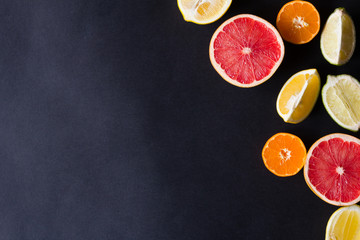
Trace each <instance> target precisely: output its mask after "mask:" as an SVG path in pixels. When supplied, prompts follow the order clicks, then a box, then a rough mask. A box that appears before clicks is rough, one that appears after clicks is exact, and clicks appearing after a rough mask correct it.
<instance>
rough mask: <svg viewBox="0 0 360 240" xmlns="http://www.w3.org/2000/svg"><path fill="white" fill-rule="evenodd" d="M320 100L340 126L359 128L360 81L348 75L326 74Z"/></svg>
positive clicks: (355, 129) (356, 129)
mask: <svg viewBox="0 0 360 240" xmlns="http://www.w3.org/2000/svg"><path fill="white" fill-rule="evenodd" d="M321 94H322V100H323V103H324V106H325V108H326V110H327V112H328V113H329V115H330V116H331V117H332V119H334V121H335V122H336V123H337V124H339V125H340V126H341V127H343V128H346V129H348V130H351V131H354V132H356V131H358V130H359V128H360V83H359V82H358V81H357V80H356V79H355V78H353V77H352V76H350V75H346V74H343V75H338V76H331V75H328V77H327V82H326V84H325V85H324V87H323V89H322V93H321Z"/></svg>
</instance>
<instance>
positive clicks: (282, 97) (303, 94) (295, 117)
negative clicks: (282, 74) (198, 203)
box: [276, 69, 320, 123]
mask: <svg viewBox="0 0 360 240" xmlns="http://www.w3.org/2000/svg"><path fill="white" fill-rule="evenodd" d="M319 93H320V76H319V73H318V71H317V70H316V69H308V70H303V71H300V72H298V73H296V74H294V75H293V76H291V78H289V80H287V82H286V83H285V84H284V86H283V87H282V89H281V91H280V93H279V95H278V98H277V101H276V109H277V112H278V114H279V115H280V117H282V118H283V119H284V121H285V122H288V123H299V122H301V121H303V120H304V119H305V118H306V117H307V116H308V115H309V114H310V112H311V110H312V109H313V107H314V105H315V103H316V100H317V98H318V96H319Z"/></svg>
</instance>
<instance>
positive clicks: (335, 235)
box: [325, 205, 360, 240]
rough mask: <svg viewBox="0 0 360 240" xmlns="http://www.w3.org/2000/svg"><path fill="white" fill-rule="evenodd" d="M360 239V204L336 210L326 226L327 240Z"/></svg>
mask: <svg viewBox="0 0 360 240" xmlns="http://www.w3.org/2000/svg"><path fill="white" fill-rule="evenodd" d="M335 239H337V240H340V239H346V240H360V206H358V205H352V206H349V207H342V208H339V209H338V210H336V211H335V212H334V213H333V214H332V215H331V217H330V219H329V221H328V224H327V226H326V235H325V240H335Z"/></svg>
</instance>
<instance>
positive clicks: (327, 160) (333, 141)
mask: <svg viewBox="0 0 360 240" xmlns="http://www.w3.org/2000/svg"><path fill="white" fill-rule="evenodd" d="M359 173H360V139H358V138H355V137H353V136H350V135H347V134H342V133H334V134H330V135H327V136H325V137H322V138H320V139H319V140H318V141H316V142H315V143H314V144H313V145H312V146H311V148H310V149H309V152H308V154H307V157H306V162H305V166H304V177H305V181H306V183H307V185H308V186H309V188H310V189H311V190H312V191H313V192H314V193H315V194H316V195H317V196H319V197H320V198H321V199H322V200H324V201H325V202H327V203H330V204H333V205H337V206H349V205H353V204H356V203H357V202H359V200H360V174H359Z"/></svg>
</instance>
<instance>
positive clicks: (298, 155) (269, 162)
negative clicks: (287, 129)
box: [262, 133, 306, 177]
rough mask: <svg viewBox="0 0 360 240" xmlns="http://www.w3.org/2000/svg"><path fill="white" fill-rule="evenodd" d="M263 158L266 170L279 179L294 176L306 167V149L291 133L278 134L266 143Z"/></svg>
mask: <svg viewBox="0 0 360 240" xmlns="http://www.w3.org/2000/svg"><path fill="white" fill-rule="evenodd" d="M262 158H263V161H264V164H265V166H266V168H267V169H268V170H269V171H270V172H272V173H273V174H275V175H277V176H279V177H287V176H293V175H295V174H296V173H298V172H299V171H300V170H301V168H302V167H303V166H304V163H305V159H306V148H305V145H304V143H303V142H302V141H301V139H300V138H299V137H297V136H295V135H293V134H290V133H277V134H275V135H274V136H272V137H271V138H269V140H267V142H266V143H265V145H264V147H263V150H262Z"/></svg>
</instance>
